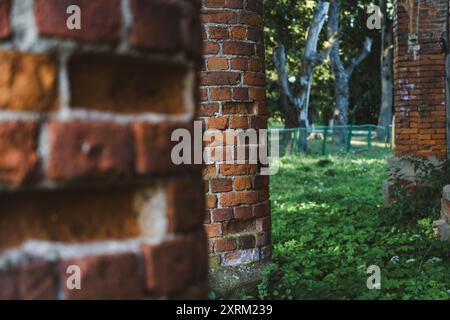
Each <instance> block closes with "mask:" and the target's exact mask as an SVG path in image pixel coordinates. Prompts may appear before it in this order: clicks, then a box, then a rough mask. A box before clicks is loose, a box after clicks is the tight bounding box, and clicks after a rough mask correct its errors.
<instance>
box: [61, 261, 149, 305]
mask: <svg viewBox="0 0 450 320" xmlns="http://www.w3.org/2000/svg"><path fill="white" fill-rule="evenodd" d="M72 265H76V266H78V267H80V269H81V290H70V289H68V287H67V285H66V283H68V278H69V277H70V275H71V274H70V273H69V274H68V273H67V269H68V267H69V266H72ZM139 269H140V266H139V261H138V257H137V256H136V254H135V253H117V254H108V255H98V256H88V257H80V258H72V259H64V260H62V261H61V264H60V268H59V270H60V275H61V288H62V291H63V292H64V293H63V294H64V298H65V299H67V300H93V299H96V300H97V299H104V300H127V299H130V300H131V299H140V298H142V295H143V289H144V288H143V279H142V278H141V276H140V272H139ZM69 283H70V282H69Z"/></svg>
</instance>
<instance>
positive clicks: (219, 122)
mask: <svg viewBox="0 0 450 320" xmlns="http://www.w3.org/2000/svg"><path fill="white" fill-rule="evenodd" d="M227 125H228V118H227V117H220V118H209V119H208V129H210V130H214V129H217V130H225V129H226V128H227Z"/></svg>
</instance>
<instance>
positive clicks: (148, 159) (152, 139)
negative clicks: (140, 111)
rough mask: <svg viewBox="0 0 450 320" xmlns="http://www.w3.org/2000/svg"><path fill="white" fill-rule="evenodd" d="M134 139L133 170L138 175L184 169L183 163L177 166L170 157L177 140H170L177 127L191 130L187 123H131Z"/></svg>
mask: <svg viewBox="0 0 450 320" xmlns="http://www.w3.org/2000/svg"><path fill="white" fill-rule="evenodd" d="M132 129H133V133H134V139H135V145H136V146H135V148H136V155H135V162H136V163H135V170H136V172H137V173H138V174H140V175H148V174H155V173H165V172H170V171H178V170H185V168H186V167H185V166H184V165H180V166H177V165H176V164H175V163H174V162H173V161H172V159H171V154H172V150H173V147H174V146H175V145H177V144H178V142H175V141H171V136H172V133H173V132H174V131H175V130H177V129H182V130H189V131H190V130H191V128H190V126H189V125H188V124H187V123H169V122H162V123H156V124H154V123H146V122H136V123H134V124H133V125H132Z"/></svg>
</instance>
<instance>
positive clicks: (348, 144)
mask: <svg viewBox="0 0 450 320" xmlns="http://www.w3.org/2000/svg"><path fill="white" fill-rule="evenodd" d="M352 131H353V125H352V124H351V125H350V130H348V136H347V152H350V149H351V147H352V133H353V132H352Z"/></svg>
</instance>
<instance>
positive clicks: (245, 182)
mask: <svg viewBox="0 0 450 320" xmlns="http://www.w3.org/2000/svg"><path fill="white" fill-rule="evenodd" d="M233 188H234V190H236V191H241V190H247V189H251V188H252V178H251V177H236V178H234V182H233Z"/></svg>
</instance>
